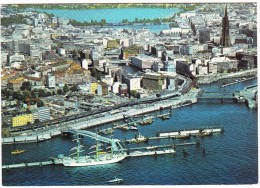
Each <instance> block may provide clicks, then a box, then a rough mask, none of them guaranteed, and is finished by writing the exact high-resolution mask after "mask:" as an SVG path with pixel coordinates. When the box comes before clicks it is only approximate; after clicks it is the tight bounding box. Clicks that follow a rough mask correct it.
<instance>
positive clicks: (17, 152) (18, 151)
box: [11, 149, 25, 155]
mask: <svg viewBox="0 0 260 188" xmlns="http://www.w3.org/2000/svg"><path fill="white" fill-rule="evenodd" d="M24 152H25V150H20V149H17V150H14V151H12V152H11V154H12V155H18V154H21V153H24Z"/></svg>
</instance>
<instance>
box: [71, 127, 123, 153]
mask: <svg viewBox="0 0 260 188" xmlns="http://www.w3.org/2000/svg"><path fill="white" fill-rule="evenodd" d="M68 132H70V133H72V134H76V135H81V136H87V137H89V138H93V139H96V140H97V141H101V142H105V143H108V144H110V145H111V148H112V151H113V152H122V153H123V151H124V148H123V146H122V145H121V144H120V140H118V139H113V138H107V137H104V136H101V135H99V134H97V133H94V132H90V131H86V130H76V129H68Z"/></svg>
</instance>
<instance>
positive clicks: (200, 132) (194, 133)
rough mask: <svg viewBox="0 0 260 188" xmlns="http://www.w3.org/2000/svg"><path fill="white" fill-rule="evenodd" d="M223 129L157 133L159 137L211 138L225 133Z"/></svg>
mask: <svg viewBox="0 0 260 188" xmlns="http://www.w3.org/2000/svg"><path fill="white" fill-rule="evenodd" d="M223 132H224V128H223V127H213V128H200V129H185V130H175V131H169V132H162V133H157V136H158V137H166V138H168V137H174V136H178V135H191V136H209V135H212V134H214V133H218V134H220V133H223Z"/></svg>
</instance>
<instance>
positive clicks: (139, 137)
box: [127, 133, 148, 143]
mask: <svg viewBox="0 0 260 188" xmlns="http://www.w3.org/2000/svg"><path fill="white" fill-rule="evenodd" d="M147 141H148V138H145V137H144V136H142V135H141V134H140V133H139V134H138V135H137V136H136V138H133V139H131V140H127V142H128V143H140V142H147Z"/></svg>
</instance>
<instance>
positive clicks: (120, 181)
mask: <svg viewBox="0 0 260 188" xmlns="http://www.w3.org/2000/svg"><path fill="white" fill-rule="evenodd" d="M123 181H124V180H123V179H121V178H117V177H115V178H114V179H112V180H109V181H107V183H109V184H119V183H122V182H123Z"/></svg>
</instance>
